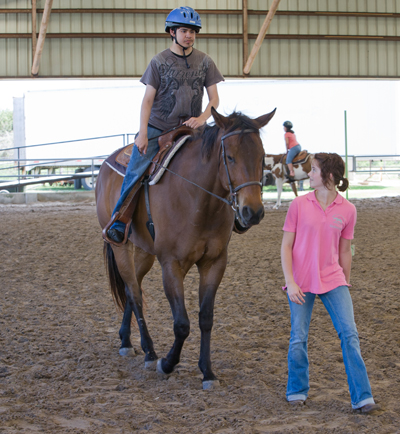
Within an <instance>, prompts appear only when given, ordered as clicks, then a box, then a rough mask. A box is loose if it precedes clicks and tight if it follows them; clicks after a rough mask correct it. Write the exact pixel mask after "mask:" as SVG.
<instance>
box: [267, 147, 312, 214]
mask: <svg viewBox="0 0 400 434" xmlns="http://www.w3.org/2000/svg"><path fill="white" fill-rule="evenodd" d="M300 154H301V155H300ZM300 154H299V155H298V156H296V157H295V159H294V160H293V170H294V180H295V181H302V180H304V179H308V173H309V172H310V171H311V160H312V157H313V155H312V154H309V153H308V152H307V151H301V153H300ZM285 157H286V154H275V155H274V154H265V158H264V166H265V170H264V172H265V173H267V172H269V173H272V176H273V177H274V179H275V185H276V188H277V190H278V199H277V201H276V204H275V205H274V206H273V208H274V209H278V208H279V207H280V206H281V194H282V190H283V184H284V183H285V182H290V181H289V179H288V177H287V173H286V168H287V166H286V164H284V162H285V161H286V160H285ZM290 186H291V187H292V190H293V193H294V194H295V196H297V188H296V184H295V183H294V182H290Z"/></svg>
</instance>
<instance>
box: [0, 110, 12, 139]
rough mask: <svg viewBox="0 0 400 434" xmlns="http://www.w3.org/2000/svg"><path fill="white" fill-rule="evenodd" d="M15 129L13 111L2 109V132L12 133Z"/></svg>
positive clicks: (0, 131)
mask: <svg viewBox="0 0 400 434" xmlns="http://www.w3.org/2000/svg"><path fill="white" fill-rule="evenodd" d="M12 130H13V112H12V111H11V110H9V109H6V110H0V134H1V135H3V134H4V133H11V132H12Z"/></svg>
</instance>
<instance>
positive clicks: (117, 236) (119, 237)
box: [107, 229, 125, 243]
mask: <svg viewBox="0 0 400 434" xmlns="http://www.w3.org/2000/svg"><path fill="white" fill-rule="evenodd" d="M124 236H125V234H124V233H123V232H121V231H119V230H118V229H109V230H108V231H107V237H108V238H110V240H112V241H114V242H116V243H122V241H124Z"/></svg>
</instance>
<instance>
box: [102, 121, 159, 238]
mask: <svg viewBox="0 0 400 434" xmlns="http://www.w3.org/2000/svg"><path fill="white" fill-rule="evenodd" d="M161 133H162V131H161V130H159V129H157V128H154V127H151V126H150V125H149V126H148V128H147V137H148V138H149V145H148V147H147V154H145V155H144V156H143V155H141V154H140V152H139V149H138V147H137V146H136V145H134V146H133V149H132V155H131V159H130V160H129V164H128V167H127V169H126V174H125V178H124V181H123V182H122V186H121V196H120V198H119V199H118V202H117V204H116V205H115V208H114V211H113V215H114V214H115V213H116V212H118V211H119V210H120V208H121V206H122V204H123V203H124V200H125V199H126V197H127V196H128V194H129V192H130V191H131V190H132V188H133V186H134V185H135V184H136V182H137V181H138V180H139V178H140V177H141V176H142V175H143V174H144V172H146V170H147V168H148V167H149V166H150V164H151V160H152V159H153V158H154V157H155V155H156V154H157V152H158V151H159V149H160V147H159V146H158V138H155V139H154V140H151V139H152V138H153V137H158V136H159V135H160V134H161ZM111 228H112V229H117V230H119V231H121V232H124V231H125V224H124V223H122V222H121V221H119V220H117V221H116V222H115V223H113V225H112V226H111Z"/></svg>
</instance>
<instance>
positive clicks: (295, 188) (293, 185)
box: [290, 182, 298, 197]
mask: <svg viewBox="0 0 400 434" xmlns="http://www.w3.org/2000/svg"><path fill="white" fill-rule="evenodd" d="M290 186H291V187H292V190H293V193H294V195H295V196H296V197H297V196H298V194H297V186H296V183H295V182H291V183H290Z"/></svg>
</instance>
